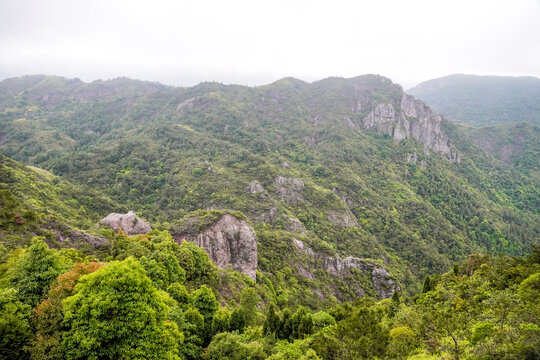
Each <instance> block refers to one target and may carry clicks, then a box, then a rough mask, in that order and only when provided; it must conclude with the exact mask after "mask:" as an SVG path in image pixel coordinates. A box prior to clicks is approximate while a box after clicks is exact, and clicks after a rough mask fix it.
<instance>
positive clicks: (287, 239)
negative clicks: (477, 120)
mask: <svg viewBox="0 0 540 360" xmlns="http://www.w3.org/2000/svg"><path fill="white" fill-rule="evenodd" d="M435 87H436V86H435ZM420 88H421V87H418V89H420ZM415 92H416V91H408V93H411V94H414V93H415ZM408 93H405V92H404V91H403V89H402V88H401V86H399V85H397V84H394V83H393V82H392V81H391V80H389V79H387V78H385V77H381V76H375V75H364V76H359V77H355V78H350V79H345V78H328V79H324V80H320V81H316V82H313V83H307V82H304V81H301V80H297V79H294V78H285V79H281V80H278V81H276V82H274V83H272V84H269V85H265V86H260V87H245V86H238V85H223V84H219V83H201V84H199V85H197V86H194V87H189V88H177V87H170V86H165V85H162V84H157V83H150V82H143V81H136V80H131V79H127V78H119V79H114V80H109V81H95V82H91V83H85V82H83V81H81V80H78V79H66V78H61V77H55V76H42V75H35V76H25V77H20V78H13V79H6V80H4V81H2V82H0V152H1V153H2V154H4V155H5V157H2V180H1V184H0V189H1V191H2V202H3V204H11V205H10V207H7V206H4V210H3V221H4V223H3V224H4V226H3V227H2V231H1V235H0V237H2V241H3V243H4V246H7V247H8V248H14V247H17V246H19V245H20V244H21V243H23V242H24V237H25V234H26V235H28V234H41V235H44V236H46V237H47V239H48V242H49V245H50V246H53V247H65V246H68V247H69V246H75V245H76V244H79V245H76V246H78V247H79V248H82V249H84V248H85V247H84V246H82V245H81V244H82V243H84V242H85V241H86V242H90V243H92V242H93V241H94V242H95V241H98V240H99V239H103V238H105V239H106V238H107V236H108V237H111V236H112V235H110V233H108V232H107V231H105V229H103V228H100V227H97V225H95V224H97V223H98V222H99V220H100V219H102V218H104V217H105V216H107V215H108V214H109V213H111V212H119V213H123V212H126V211H127V210H133V211H135V212H136V213H137V215H138V216H140V217H141V218H142V219H144V220H146V221H148V222H149V223H150V224H152V226H153V227H154V228H157V229H161V230H168V231H170V232H171V234H173V235H174V234H175V231H176V233H177V234H182V232H181V231H180V230H178V229H182V228H183V227H185V226H186V221H188V220H189V219H193V218H197V219H207V218H212V219H215V220H217V218H219V216H221V215H223V214H226V213H238V214H240V215H238V216H237V218H239V219H243V221H244V220H245V221H246V222H247V223H248V224H249V226H250V227H251V228H253V229H254V233H255V234H256V239H257V240H256V242H257V245H258V250H257V252H258V265H257V271H258V272H259V273H260V274H266V276H270V277H271V278H273V279H274V281H276V282H278V283H279V284H280V286H282V287H283V288H291V285H290V284H287V281H288V280H287V279H288V278H290V277H292V278H294V279H295V281H296V285H294V286H292V288H294V289H295V290H294V291H296V293H295V294H296V295H298V294H303V295H298V296H297V300H295V301H300V302H304V303H308V302H313V301H314V300H313V299H312V297H313V296H312V294H317V296H316V300H315V303H317V302H324V301H327V300H328V299H330V298H332V297H334V298H337V299H341V300H347V299H351V298H354V297H356V296H358V295H360V294H365V293H368V294H371V295H372V296H376V297H377V296H382V297H386V296H390V295H391V293H390V294H389V295H384V296H383V295H381V292H380V291H379V290H380V289H378V288H377V286H375V285H374V284H375V280H374V279H375V278H373V275H372V274H373V272H372V270H373V269H375V268H380V269H381V271H384V272H386V271H387V272H388V274H389V275H388V277H387V279H388V281H390V280H391V282H392V283H394V284H397V285H396V286H397V287H399V288H401V289H402V290H403V291H405V292H409V293H411V294H412V293H415V292H417V291H418V290H419V289H420V286H421V280H422V279H423V278H424V277H425V276H426V275H427V274H430V273H433V272H442V271H446V270H448V269H449V268H450V267H451V266H452V264H453V263H454V262H456V261H461V260H462V259H464V258H465V257H466V256H467V255H468V254H470V253H474V252H482V253H485V252H491V253H499V252H500V253H505V254H510V255H523V254H525V253H527V251H528V250H529V249H530V246H531V244H533V243H534V241H535V239H538V237H539V236H540V227H539V225H538V224H540V221H539V220H540V218H539V213H538V212H539V209H540V206H539V205H540V204H539V199H540V186H539V184H538V181H539V178H538V157H537V156H536V155H537V154H538V141H537V137H538V128H536V127H534V126H532V125H527V124H518V125H506V127H504V128H485V129H484V128H481V129H474V128H471V127H466V126H461V125H457V124H455V123H453V122H451V121H448V120H446V118H445V117H443V116H441V115H439V114H438V113H436V112H434V111H432V110H431V109H430V108H429V107H428V106H426V105H425V104H424V103H423V102H421V101H419V100H416V99H415V98H414V97H413V96H411V95H409V94H408ZM420 98H422V96H420ZM426 102H428V101H427V100H426ZM428 103H430V102H428ZM448 116H449V117H450V116H451V114H448ZM493 138H498V139H499V140H498V141H499V142H500V143H501V144H503V143H504V144H507V142H509V143H508V146H507V147H506V148H505V147H504V146H502V145H501V146H498V145H497V144H498V143H496V142H493V141H491V140H489V139H493ZM486 139H487V140H486ZM10 158H11V159H13V160H11V159H10ZM21 163H22V164H25V165H27V166H25V165H22V164H21ZM201 211H202V212H201ZM216 214H219V216H217V215H216ZM216 216H217V217H216ZM15 217H17V218H16V219H17V221H15ZM190 221H191V220H189V221H188V222H187V223H190ZM18 222H22V223H23V224H25V225H22V224H18ZM8 224H9V226H8ZM19 225H21V226H19ZM25 226H26V227H25ZM59 233H61V234H63V235H62V236H60V235H59ZM77 234H78V235H77ZM81 234H83V235H81ZM179 236H180V235H179ZM66 238H68V241H67V242H66V240H65V239H66ZM72 238H73V239H72ZM85 239H86V240H85ZM92 239H93V240H92ZM96 239H98V240H96ZM74 244H75V245H74ZM86 249H87V251H88V252H90V253H93V254H97V256H99V250H98V251H96V250H95V249H94V247H92V246H90V247H88V246H86ZM306 249H309V250H306ZM328 259H337V260H335V262H336V263H338V264H341V265H340V266H338V267H337V268H338V269H339V270H338V271H337V273H332V271H330V270H329V266H328V263H329V260H328ZM347 259H349V260H347ZM351 259H352V260H351ZM332 261H334V260H332ZM347 261H348V262H347ZM345 263H347V264H368V265H355V266H350V267H347V266H348V265H347V266H345V265H343V264H345ZM342 265H343V266H342ZM363 266H368V267H369V269H370V273H369V274H368V273H366V272H365V271H357V272H355V271H353V270H354V269H360V268H361V267H363ZM344 269H345V270H344ZM351 269H352V270H351ZM366 274H368V275H366ZM370 274H371V275H370ZM336 276H337V279H338V280H336ZM384 276H385V277H386V275H384ZM291 294H292V293H291Z"/></svg>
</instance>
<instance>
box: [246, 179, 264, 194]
mask: <svg viewBox="0 0 540 360" xmlns="http://www.w3.org/2000/svg"><path fill="white" fill-rule="evenodd" d="M248 189H249V192H250V193H251V194H258V193H262V192H263V191H264V188H263V186H262V185H261V184H260V183H259V182H258V181H257V180H253V181H252V182H250V183H249V186H248Z"/></svg>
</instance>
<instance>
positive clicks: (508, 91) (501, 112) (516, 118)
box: [407, 75, 540, 126]
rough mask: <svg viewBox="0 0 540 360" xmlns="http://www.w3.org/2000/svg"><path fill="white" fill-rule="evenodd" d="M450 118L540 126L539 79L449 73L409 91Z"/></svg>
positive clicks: (480, 124)
mask: <svg viewBox="0 0 540 360" xmlns="http://www.w3.org/2000/svg"><path fill="white" fill-rule="evenodd" d="M407 92H408V93H410V94H412V95H414V96H416V97H418V98H419V99H420V100H422V101H424V102H425V103H426V104H428V105H429V106H430V107H432V108H433V109H435V110H437V111H438V112H441V113H443V114H444V115H446V116H448V118H449V119H451V120H454V121H458V122H463V123H467V124H471V125H475V126H486V125H496V124H503V123H508V122H520V121H527V122H530V123H531V124H536V125H540V105H539V104H540V79H537V78H534V77H503V76H477V75H450V76H446V77H443V78H439V79H433V80H429V81H426V82H423V83H421V84H420V85H418V86H416V87H414V88H412V89H409V90H407Z"/></svg>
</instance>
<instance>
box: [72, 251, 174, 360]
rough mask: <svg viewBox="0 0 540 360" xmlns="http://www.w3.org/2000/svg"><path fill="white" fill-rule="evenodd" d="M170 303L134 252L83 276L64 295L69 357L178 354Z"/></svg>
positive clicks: (135, 357) (145, 357)
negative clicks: (169, 319)
mask: <svg viewBox="0 0 540 360" xmlns="http://www.w3.org/2000/svg"><path fill="white" fill-rule="evenodd" d="M167 311H168V307H167V306H166V304H165V302H164V299H163V297H162V295H160V293H159V292H158V291H157V290H156V289H155V288H154V287H153V286H152V282H151V280H150V279H149V278H148V277H147V276H146V274H145V271H144V269H143V268H142V266H141V265H140V264H139V263H138V262H137V261H136V260H135V259H133V258H128V259H126V260H124V261H121V262H117V261H114V262H111V263H109V264H108V265H107V266H105V267H103V268H102V269H100V270H98V271H96V272H94V273H92V274H89V275H86V276H83V277H82V278H81V279H80V280H79V284H78V285H77V286H76V287H75V295H73V296H72V297H70V298H68V299H66V300H65V301H64V321H65V324H66V326H67V327H68V329H69V330H68V331H67V332H66V333H65V334H64V340H63V347H64V350H65V358H66V359H101V358H115V359H143V358H144V359H178V355H177V353H178V349H177V342H176V338H177V337H179V336H181V334H180V332H179V330H178V327H177V326H176V324H175V323H174V322H166V321H165V319H166V316H167Z"/></svg>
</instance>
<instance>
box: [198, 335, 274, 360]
mask: <svg viewBox="0 0 540 360" xmlns="http://www.w3.org/2000/svg"><path fill="white" fill-rule="evenodd" d="M266 358H267V355H266V354H265V353H264V351H263V348H262V345H260V344H244V343H243V342H242V338H241V336H240V335H236V334H231V333H222V334H217V335H216V336H215V337H214V339H213V340H212V342H211V343H210V346H208V352H207V359H208V360H223V359H228V360H263V359H266Z"/></svg>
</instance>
